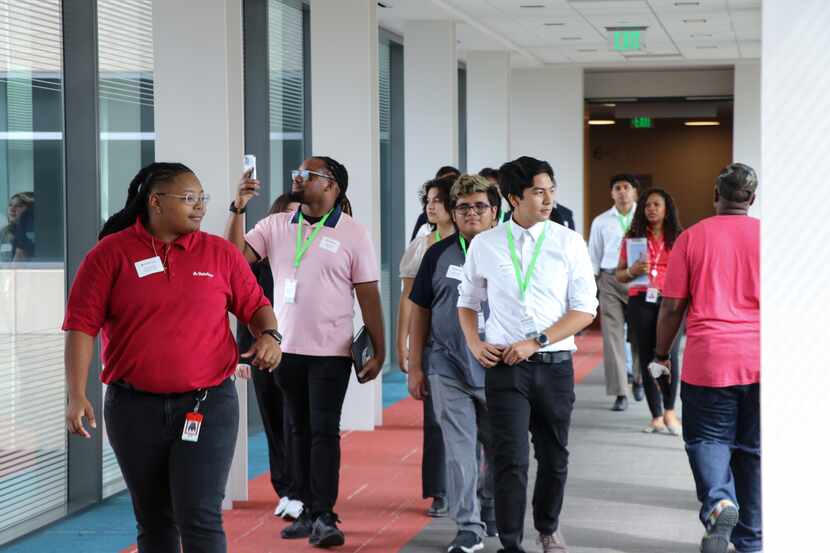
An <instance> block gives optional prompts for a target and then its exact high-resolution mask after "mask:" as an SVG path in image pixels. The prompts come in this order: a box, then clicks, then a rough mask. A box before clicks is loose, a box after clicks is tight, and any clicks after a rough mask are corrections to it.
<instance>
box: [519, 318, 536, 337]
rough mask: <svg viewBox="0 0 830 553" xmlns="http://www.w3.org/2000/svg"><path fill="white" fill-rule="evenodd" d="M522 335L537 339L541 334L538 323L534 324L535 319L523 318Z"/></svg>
mask: <svg viewBox="0 0 830 553" xmlns="http://www.w3.org/2000/svg"><path fill="white" fill-rule="evenodd" d="M522 334H524V335H525V338H535V337H536V335H537V334H539V330H538V329H537V328H536V323H535V322H533V317H531V316H530V315H524V316H523V317H522Z"/></svg>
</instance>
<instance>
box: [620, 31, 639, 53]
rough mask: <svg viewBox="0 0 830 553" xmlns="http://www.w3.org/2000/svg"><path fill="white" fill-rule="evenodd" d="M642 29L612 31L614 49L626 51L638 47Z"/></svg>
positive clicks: (637, 48)
mask: <svg viewBox="0 0 830 553" xmlns="http://www.w3.org/2000/svg"><path fill="white" fill-rule="evenodd" d="M641 32H642V31H614V34H613V43H614V50H616V51H618V52H627V51H630V50H639V49H640V34H641Z"/></svg>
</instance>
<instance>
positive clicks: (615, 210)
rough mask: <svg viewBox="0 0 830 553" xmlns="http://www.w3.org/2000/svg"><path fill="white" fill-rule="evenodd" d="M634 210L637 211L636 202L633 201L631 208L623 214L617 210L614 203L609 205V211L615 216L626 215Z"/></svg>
mask: <svg viewBox="0 0 830 553" xmlns="http://www.w3.org/2000/svg"><path fill="white" fill-rule="evenodd" d="M635 211H637V202H634V204H632V206H631V210H630V211H629V212H628V213H626V214H625V215H623V214H622V213H620V212H619V210H618V209H617V206H616V205H612V206H611V213H613V214H614V215H615V216H616V217H628V216H629V215H634V212H635Z"/></svg>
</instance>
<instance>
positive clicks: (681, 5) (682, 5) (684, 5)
mask: <svg viewBox="0 0 830 553" xmlns="http://www.w3.org/2000/svg"><path fill="white" fill-rule="evenodd" d="M699 5H700V2H675V3H674V6H675V7H676V8H687V7H692V6H699Z"/></svg>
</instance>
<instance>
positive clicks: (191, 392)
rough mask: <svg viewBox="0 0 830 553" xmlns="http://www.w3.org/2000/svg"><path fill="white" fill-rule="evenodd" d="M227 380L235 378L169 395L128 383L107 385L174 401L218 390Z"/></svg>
mask: <svg viewBox="0 0 830 553" xmlns="http://www.w3.org/2000/svg"><path fill="white" fill-rule="evenodd" d="M229 380H230V381H234V380H236V376H233V375H232V376H230V377H228V378H226V379H225V380H223V381H222V382H220V383H219V384H217V385H216V386H211V387H209V388H199V389H198V390H188V391H186V392H170V393H157V392H145V391H144V390H139V389H138V388H135V387H133V385H132V384H130V383H129V382H125V381H123V380H116V381H115V382H110V383H109V384H108V386H115V387H117V388H121V389H122V390H129V391H131V392H134V393H136V394H142V395H147V396H156V397H163V398H169V399H175V398H180V397H184V396H190V395H196V394H200V393H202V392H204V391H205V390H215V389H216V388H220V387H222V386H223V385H225V383H227V382H228V381H229Z"/></svg>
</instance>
